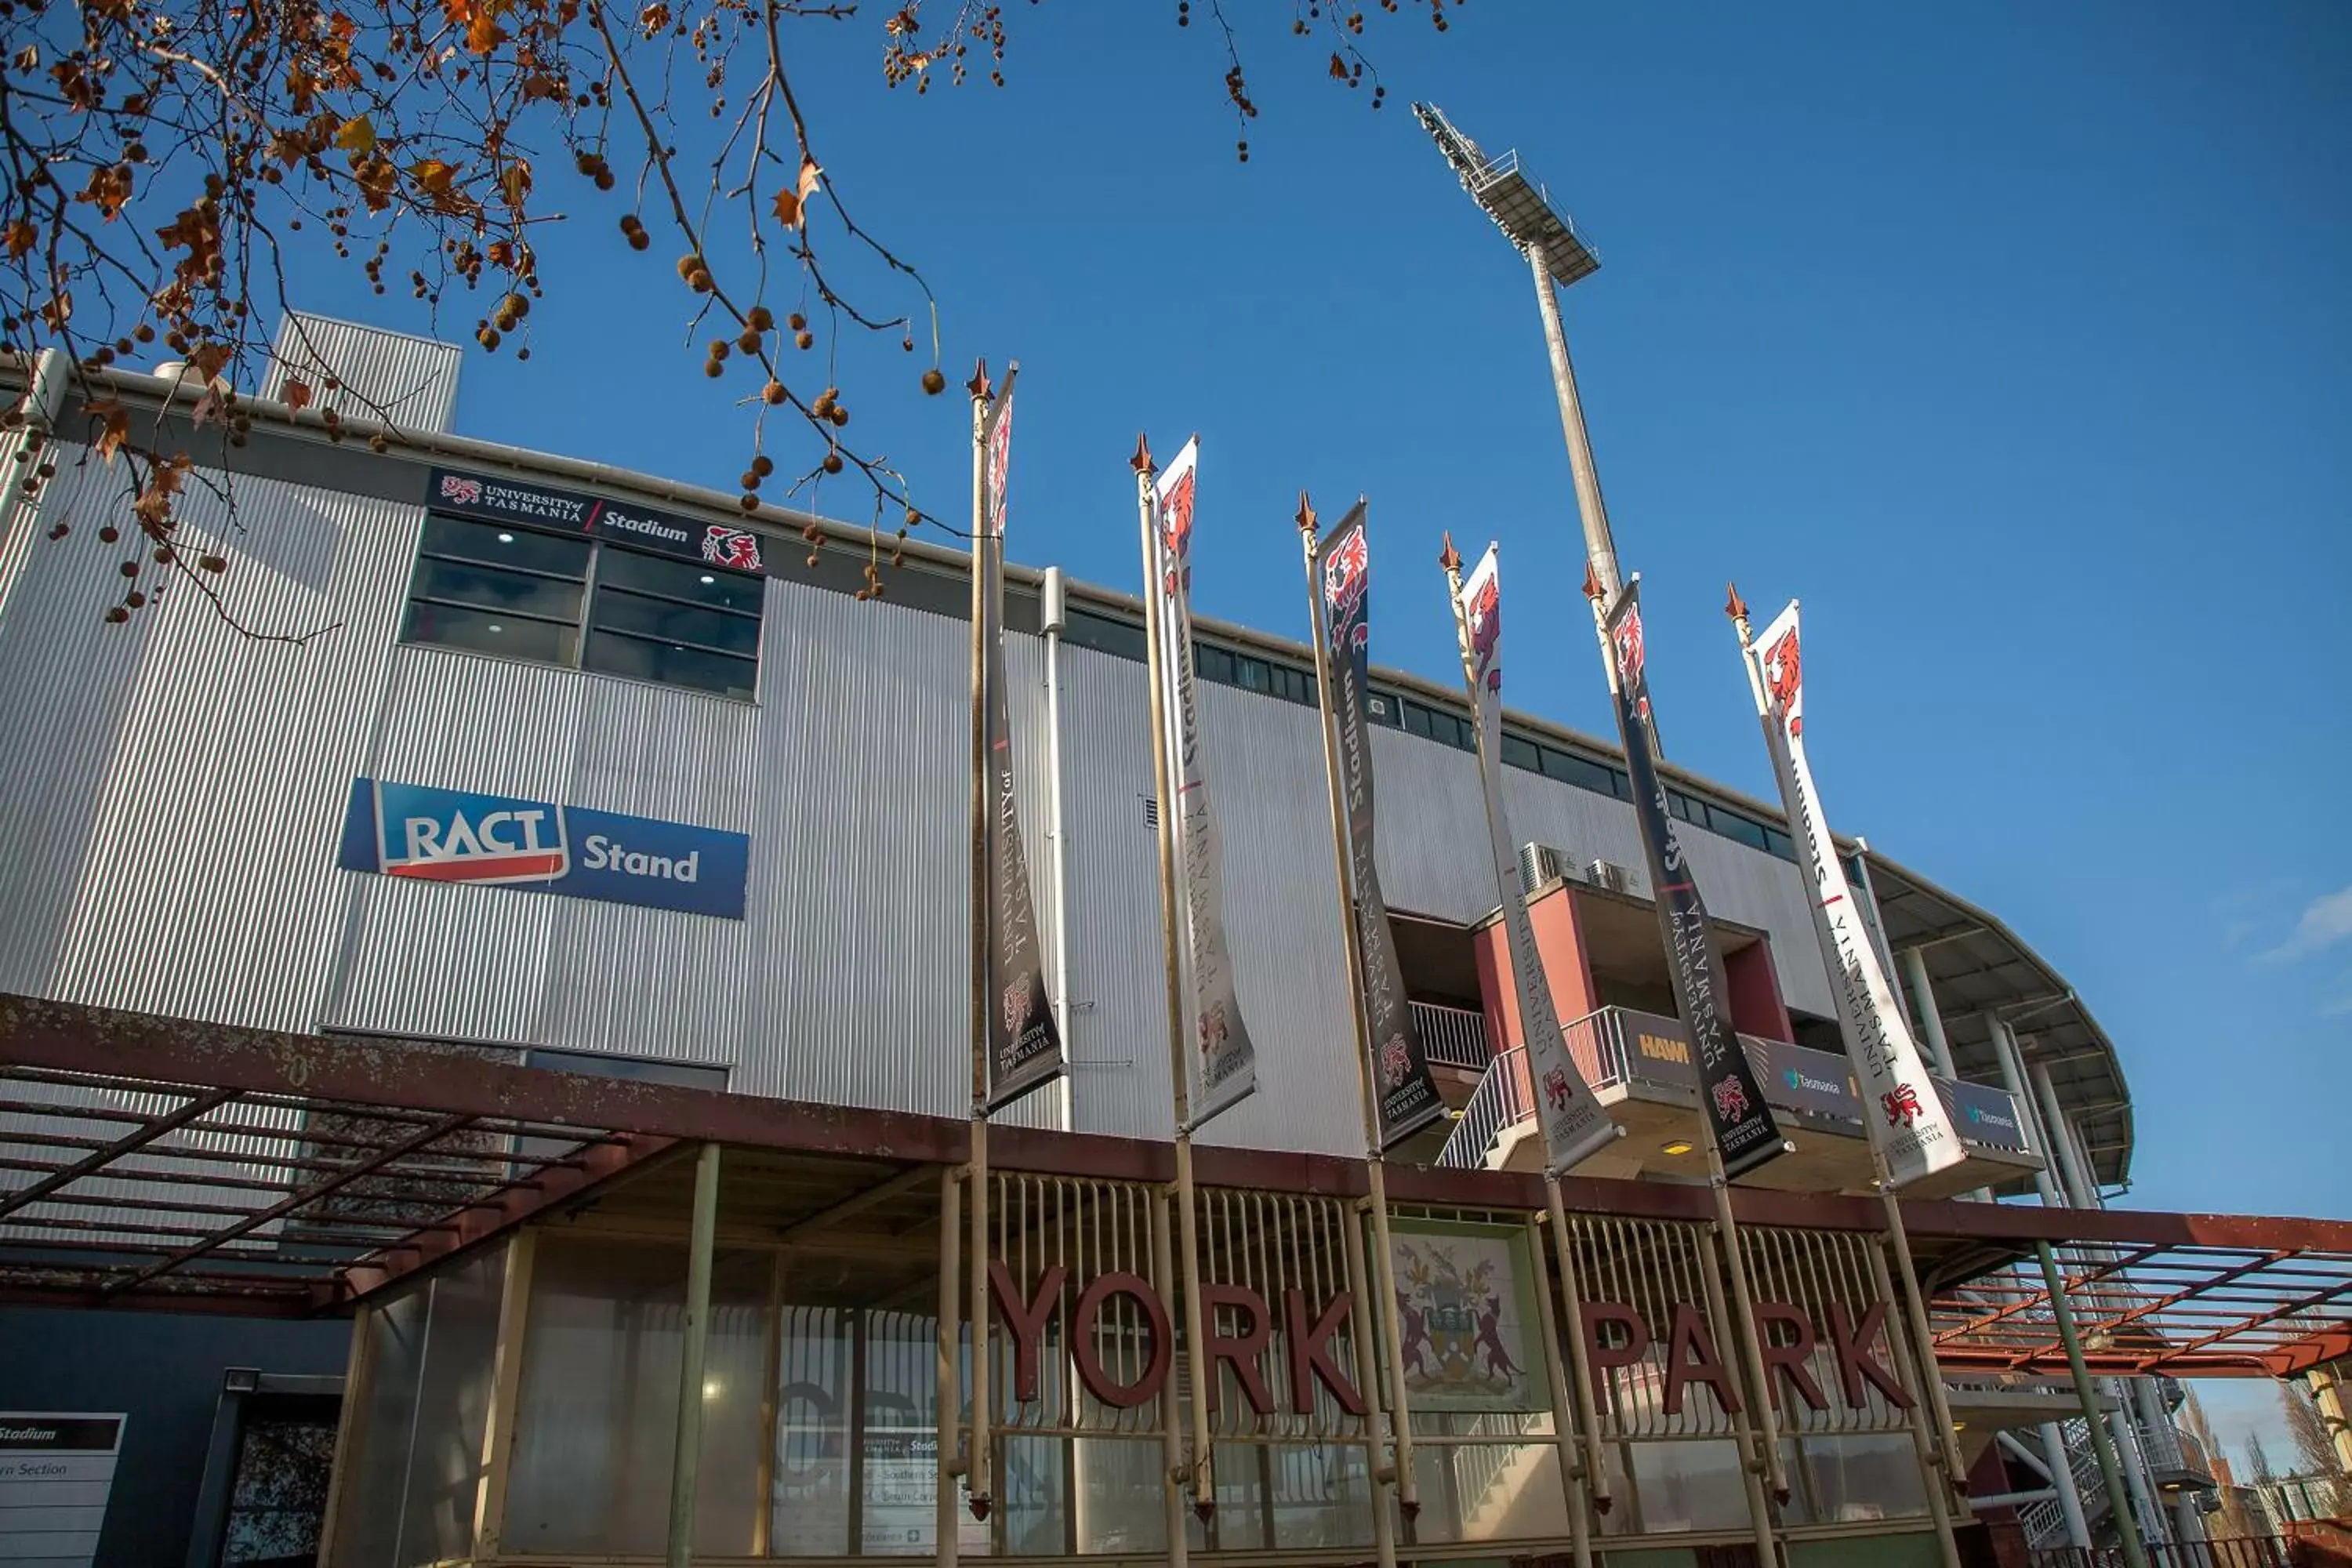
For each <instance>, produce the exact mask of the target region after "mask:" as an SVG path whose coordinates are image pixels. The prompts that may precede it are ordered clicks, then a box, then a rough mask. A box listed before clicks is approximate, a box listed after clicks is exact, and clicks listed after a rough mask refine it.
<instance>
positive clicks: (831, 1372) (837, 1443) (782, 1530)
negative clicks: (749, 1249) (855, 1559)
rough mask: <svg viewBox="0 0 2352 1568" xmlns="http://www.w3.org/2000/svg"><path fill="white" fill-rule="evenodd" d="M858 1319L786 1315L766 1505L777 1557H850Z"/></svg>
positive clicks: (818, 1310) (812, 1312)
mask: <svg viewBox="0 0 2352 1568" xmlns="http://www.w3.org/2000/svg"><path fill="white" fill-rule="evenodd" d="M855 1319H856V1314H855V1313H842V1312H836V1311H834V1310H831V1309H829V1308H824V1307H787V1308H785V1309H784V1324H783V1351H782V1361H781V1362H780V1363H779V1364H778V1369H777V1377H778V1386H777V1390H776V1455H775V1467H776V1479H775V1486H774V1489H772V1491H771V1492H770V1494H769V1499H768V1531H769V1535H768V1550H769V1551H770V1552H771V1553H772V1554H773V1555H775V1556H778V1557H840V1556H845V1555H846V1554H847V1553H848V1552H849V1470H850V1459H849V1445H850V1425H849V1401H850V1398H851V1377H852V1374H853V1373H852V1367H853V1361H854V1358H855V1355H856V1346H855V1345H854V1343H853V1334H854V1332H855V1330H854V1322H855ZM934 1495H936V1494H934Z"/></svg>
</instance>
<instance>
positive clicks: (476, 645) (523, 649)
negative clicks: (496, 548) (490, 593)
mask: <svg viewBox="0 0 2352 1568" xmlns="http://www.w3.org/2000/svg"><path fill="white" fill-rule="evenodd" d="M401 635H402V636H403V637H405V638H407V639H408V640H409V641H410V642H429V643H438V644H440V645H441V646H442V647H463V648H471V649H473V650H474V651H475V652H476V653H495V654H503V655H504V656H506V657H507V658H529V659H536V660H538V661H540V662H541V663H543V664H570V663H571V662H572V644H573V643H574V642H575V641H577V640H578V638H579V636H580V633H579V629H578V628H577V627H575V626H572V624H571V623H569V622H564V621H535V620H531V619H530V618H529V617H527V616H514V615H506V614H501V613H500V612H499V611H496V610H475V609H467V608H466V607H464V606H462V605H436V604H429V603H427V602H425V600H422V599H412V600H411V601H409V605H408V624H407V626H405V627H404V629H403V631H402V633H401Z"/></svg>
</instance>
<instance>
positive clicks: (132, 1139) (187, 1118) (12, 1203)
mask: <svg viewBox="0 0 2352 1568" xmlns="http://www.w3.org/2000/svg"><path fill="white" fill-rule="evenodd" d="M235 1094H236V1091H235V1090H233V1089H213V1090H211V1091H209V1092H207V1093H205V1094H200V1095H198V1096H196V1098H195V1099H194V1100H190V1101H188V1103H187V1104H185V1105H184V1106H182V1107H180V1109H179V1110H175V1111H173V1112H172V1114H171V1115H169V1116H165V1117H163V1118H160V1119H158V1120H156V1121H150V1122H149V1123H147V1125H146V1126H144V1127H142V1128H141V1129H139V1131H136V1132H126V1133H124V1134H123V1135H122V1136H121V1137H120V1138H118V1139H116V1140H115V1141H114V1142H111V1143H109V1144H108V1145H107V1146H106V1147H105V1148H103V1149H99V1150H94V1151H92V1152H90V1153H89V1154H87V1155H84V1156H83V1157H82V1158H81V1159H79V1160H77V1161H75V1162H74V1163H72V1164H70V1165H68V1166H67V1167H66V1168H65V1169H64V1170H62V1171H59V1172H58V1173H56V1174H55V1175H51V1176H44V1177H42V1178H41V1179H40V1180H39V1181H37V1182H35V1183H34V1184H32V1185H31V1186H29V1187H20V1188H18V1189H17V1190H16V1192H13V1193H10V1194H7V1195H6V1196H5V1197H0V1215H12V1214H15V1213H16V1211H17V1210H18V1209H20V1208H23V1207H24V1206H25V1205H27V1204H37V1203H38V1202H40V1201H41V1200H42V1199H43V1198H45V1197H47V1196H48V1195H49V1194H51V1193H54V1192H56V1191H57V1190H58V1188H60V1187H69V1186H71V1185H73V1184H74V1183H76V1182H79V1181H80V1180H81V1179H82V1178H83V1177H84V1176H89V1175H95V1174H96V1173H98V1172H99V1171H100V1170H102V1169H104V1168H105V1167H106V1166H108V1165H110V1164H111V1163H113V1162H115V1161H116V1160H119V1159H121V1157H122V1156H123V1155H125V1154H129V1153H131V1152H135V1151H137V1150H140V1149H143V1148H145V1147H146V1146H147V1145H148V1144H150V1143H152V1142H155V1140H156V1139H158V1138H161V1137H163V1135H164V1134H165V1133H167V1132H176V1131H179V1130H180V1129H181V1128H183V1127H185V1126H186V1125H187V1124H188V1123H189V1122H191V1121H195V1120H196V1119H197V1118H198V1117H200V1116H203V1115H205V1113H206V1112H207V1111H211V1110H217V1109H218V1108H219V1107H220V1106H221V1105H222V1103H223V1102H225V1101H226V1100H231V1099H234V1098H235Z"/></svg>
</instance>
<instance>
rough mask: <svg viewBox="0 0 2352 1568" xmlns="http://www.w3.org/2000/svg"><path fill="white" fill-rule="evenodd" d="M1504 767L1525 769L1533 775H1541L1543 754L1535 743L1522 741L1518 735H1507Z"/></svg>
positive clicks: (1504, 747)
mask: <svg viewBox="0 0 2352 1568" xmlns="http://www.w3.org/2000/svg"><path fill="white" fill-rule="evenodd" d="M1503 765H1504V766H1505V767H1507V768H1525V769H1527V770H1528V772H1529V773H1540V772H1542V771H1543V752H1541V751H1540V750H1538V748H1537V746H1536V743H1535V742H1533V741H1522V740H1520V739H1519V738H1518V737H1517V735H1505V736H1504V737H1503Z"/></svg>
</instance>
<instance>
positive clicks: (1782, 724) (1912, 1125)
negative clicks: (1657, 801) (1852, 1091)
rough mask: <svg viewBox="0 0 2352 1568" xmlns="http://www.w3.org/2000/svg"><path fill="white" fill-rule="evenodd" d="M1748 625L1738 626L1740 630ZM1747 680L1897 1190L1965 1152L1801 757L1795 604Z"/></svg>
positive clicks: (1771, 630) (1753, 661)
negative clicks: (1841, 861) (1856, 897)
mask: <svg viewBox="0 0 2352 1568" xmlns="http://www.w3.org/2000/svg"><path fill="white" fill-rule="evenodd" d="M1746 624H1747V623H1746V622H1745V621H1742V622H1741V625H1742V626H1745V625H1746ZM1748 659H1749V665H1748V685H1749V687H1750V688H1751V689H1753V690H1754V692H1755V694H1756V708H1757V712H1758V714H1759V717H1761V718H1762V719H1763V721H1764V738H1765V742H1766V743H1767V745H1768V746H1769V748H1770V751H1771V753H1772V772H1773V773H1774V774H1775V775H1777V776H1778V778H1779V779H1780V803H1781V805H1782V806H1783V807H1784V808H1785V809H1786V810H1787V811H1788V814H1789V822H1790V826H1793V827H1794V828H1795V829H1796V834H1797V847H1798V850H1799V851H1800V854H1801V859H1800V862H1799V863H1800V864H1801V865H1802V866H1804V867H1805V868H1807V869H1808V870H1809V872H1810V873H1811V882H1812V890H1813V899H1812V903H1813V930H1814V932H1815V934H1816V935H1818V936H1819V937H1820V938H1821V943H1822V962H1823V963H1826V964H1827V965H1828V966H1829V972H1830V980H1831V983H1832V987H1833V989H1835V991H1836V992H1837V999H1838V1011H1839V1013H1840V1014H1841V1015H1842V1016H1843V1017H1844V1019H1845V1030H1846V1039H1847V1048H1848V1049H1849V1051H1850V1052H1851V1053H1852V1055H1853V1067H1854V1074H1855V1076H1856V1077H1857V1078H1858V1079H1861V1088H1862V1103H1863V1117H1862V1119H1863V1121H1864V1124H1866V1125H1867V1126H1868V1127H1869V1128H1870V1140H1871V1142H1874V1143H1875V1144H1876V1145H1877V1146H1878V1151H1879V1153H1880V1154H1881V1155H1882V1156H1883V1157H1884V1158H1885V1161H1886V1179H1887V1181H1888V1183H1889V1184H1892V1185H1894V1186H1897V1187H1899V1186H1902V1185H1903V1184H1905V1183H1906V1182H1912V1181H1916V1180H1917V1179H1918V1178H1919V1177H1921V1176H1925V1175H1929V1174H1932V1173H1935V1172H1937V1171H1941V1170H1944V1169H1946V1168H1947V1167H1949V1166H1952V1165H1957V1164H1958V1163H1960V1162H1961V1161H1962V1160H1964V1159H1966V1158H1967V1157H1968V1153H1967V1151H1966V1150H1964V1149H1963V1148H1961V1146H1960V1141H1959V1138H1958V1136H1957V1134H1956V1133H1955V1132H1954V1131H1953V1128H1952V1119H1951V1114H1950V1112H1948V1110H1945V1108H1944V1100H1943V1097H1942V1096H1940V1095H1938V1094H1937V1093H1936V1091H1935V1086H1934V1084H1933V1083H1932V1082H1930V1081H1929V1079H1928V1077H1927V1064H1926V1063H1925V1062H1924V1061H1923V1060H1922V1059H1921V1058H1920V1055H1919V1046H1918V1042H1917V1041H1916V1040H1915V1039H1913V1038H1912V1037H1911V1026H1910V1023H1909V1021H1908V1020H1907V1019H1906V1018H1905V1017H1904V1016H1903V1005H1902V1004H1901V1003H1899V1002H1897V1001H1896V1000H1895V988H1894V986H1893V985H1892V984H1890V983H1889V980H1888V977H1887V973H1886V970H1885V965H1884V963H1882V961H1881V959H1880V957H1879V952H1878V946H1877V944H1876V943H1875V942H1873V941H1872V940H1871V933H1870V931H1869V930H1868V929H1867V927H1866V925H1865V923H1864V914H1863V911H1862V910H1861V908H1860V906H1859V905H1858V904H1857V903H1856V902H1855V900H1854V894H1853V889H1852V888H1850V887H1849V886H1848V885H1847V883H1846V879H1845V868H1844V867H1843V866H1842V865H1841V864H1839V861H1838V855H1837V842H1836V840H1834V839H1832V837H1830V830H1829V824H1828V822H1827V821H1826V820H1825V819H1824V818H1823V816H1822V797H1821V795H1820V794H1819V792H1818V791H1816V790H1815V789H1814V787H1813V770H1812V767H1811V764H1810V763H1807V762H1806V760H1805V676H1804V660H1803V658H1802V656H1801V649H1800V638H1799V637H1798V634H1797V605H1796V602H1795V601H1794V600H1791V601H1790V604H1789V607H1788V608H1787V609H1785V610H1783V611H1781V612H1780V619H1778V620H1776V621H1774V622H1773V623H1772V624H1771V625H1770V626H1767V627H1766V628H1765V629H1764V637H1763V640H1762V641H1761V642H1759V643H1758V644H1756V645H1755V646H1754V647H1751V648H1749V649H1748Z"/></svg>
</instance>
